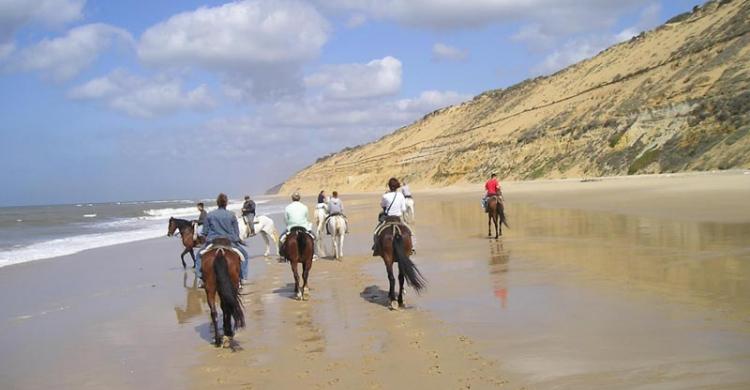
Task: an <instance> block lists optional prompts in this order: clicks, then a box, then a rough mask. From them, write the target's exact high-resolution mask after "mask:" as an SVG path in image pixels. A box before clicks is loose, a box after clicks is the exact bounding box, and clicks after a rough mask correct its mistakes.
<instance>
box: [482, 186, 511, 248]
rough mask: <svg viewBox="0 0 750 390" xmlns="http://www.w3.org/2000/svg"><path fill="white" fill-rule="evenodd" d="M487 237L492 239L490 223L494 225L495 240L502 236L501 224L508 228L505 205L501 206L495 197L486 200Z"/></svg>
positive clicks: (500, 202)
mask: <svg viewBox="0 0 750 390" xmlns="http://www.w3.org/2000/svg"><path fill="white" fill-rule="evenodd" d="M487 217H488V220H487V236H488V237H492V223H493V222H494V223H495V238H498V237H499V236H502V235H503V226H502V225H503V224H505V227H507V228H510V226H508V221H507V219H506V218H505V205H504V204H503V201H502V199H500V197H498V196H497V195H495V196H490V197H489V199H487Z"/></svg>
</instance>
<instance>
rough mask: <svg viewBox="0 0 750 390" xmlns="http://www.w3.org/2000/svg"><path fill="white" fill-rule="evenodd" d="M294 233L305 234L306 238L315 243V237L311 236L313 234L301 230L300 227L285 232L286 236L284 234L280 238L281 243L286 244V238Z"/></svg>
mask: <svg viewBox="0 0 750 390" xmlns="http://www.w3.org/2000/svg"><path fill="white" fill-rule="evenodd" d="M295 232H302V233H305V234H307V236H308V237H310V238H311V239H312V240H313V241H315V236H313V234H312V233H310V231H308V230H307V229H305V228H303V227H301V226H295V227H293V228H291V229H290V230H289V232H287V233H286V234H284V236H283V237H281V241H284V242H286V237H287V236H289V235H290V234H292V233H295Z"/></svg>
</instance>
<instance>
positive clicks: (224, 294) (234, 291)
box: [214, 250, 245, 328]
mask: <svg viewBox="0 0 750 390" xmlns="http://www.w3.org/2000/svg"><path fill="white" fill-rule="evenodd" d="M214 273H215V274H216V290H217V291H218V293H219V298H220V299H221V310H222V311H223V312H225V313H229V315H231V316H232V318H234V326H235V328H244V327H245V313H244V312H243V310H242V300H241V299H240V291H239V288H238V286H237V285H236V284H235V283H232V278H231V277H230V276H229V264H228V262H227V259H226V257H225V256H224V251H223V250H218V251H217V253H216V258H214Z"/></svg>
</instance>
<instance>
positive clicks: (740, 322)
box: [420, 196, 750, 387]
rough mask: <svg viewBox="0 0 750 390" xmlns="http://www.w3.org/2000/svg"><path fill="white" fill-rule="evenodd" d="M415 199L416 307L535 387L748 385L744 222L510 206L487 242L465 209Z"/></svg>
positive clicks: (748, 267)
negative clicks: (419, 301)
mask: <svg viewBox="0 0 750 390" xmlns="http://www.w3.org/2000/svg"><path fill="white" fill-rule="evenodd" d="M420 200H421V203H420V208H421V210H422V215H430V216H431V217H432V219H433V223H432V224H431V225H430V226H424V225H423V228H422V229H423V230H422V232H423V234H425V235H429V236H430V237H431V238H432V239H431V240H430V241H431V242H436V243H438V242H439V243H440V244H439V245H436V248H435V249H434V250H432V251H422V252H420V255H421V256H422V258H423V259H428V260H427V261H429V266H426V267H425V268H424V269H425V272H429V275H430V277H431V282H432V284H433V285H439V286H440V289H441V290H442V291H436V289H433V290H431V292H430V294H429V295H427V296H426V297H425V300H424V305H425V306H426V308H428V309H429V310H431V311H434V312H435V313H438V314H439V315H440V316H441V318H442V319H444V320H445V321H447V322H449V323H453V324H454V325H456V326H457V328H459V329H462V330H464V331H466V332H469V333H470V334H471V335H472V336H473V337H475V338H476V339H480V340H483V341H484V342H485V346H486V348H487V349H488V350H489V353H491V354H495V355H496V356H498V357H499V358H500V359H502V360H503V361H504V362H505V364H506V367H507V368H510V369H512V370H513V371H516V372H518V373H521V374H522V375H524V376H525V377H526V378H527V380H529V381H530V382H532V383H535V384H537V385H541V386H542V387H547V386H562V387H566V386H573V387H575V386H583V387H592V386H597V385H611V384H612V383H628V384H629V386H624V387H634V386H638V385H649V384H654V383H662V385H664V386H667V387H670V386H672V387H674V386H677V387H680V386H685V385H687V384H691V385H697V386H709V387H711V386H721V385H730V384H731V385H738V384H750V370H747V368H748V367H750V355H748V354H747V352H746V351H748V350H750V337H747V334H748V332H749V331H750V325H749V324H750V321H749V320H750V300H749V299H747V298H748V297H750V224H727V223H706V222H680V221H673V220H665V219H656V218H646V217H635V216H628V215H621V214H614V213H605V212H590V211H582V210H575V209H553V208H540V207H536V206H532V205H530V204H524V203H510V204H509V205H508V207H507V210H506V211H507V213H508V216H509V220H510V226H511V228H510V229H507V230H506V231H505V232H504V233H505V236H504V237H501V238H500V239H499V240H492V239H487V238H486V237H485V236H484V234H483V233H484V229H485V224H486V215H484V213H482V212H481V210H480V209H479V207H478V206H477V205H476V202H474V201H473V200H472V199H467V198H466V197H465V196H455V197H450V196H444V197H441V198H437V197H430V198H427V197H423V198H421V199H420ZM511 265H512V266H511ZM511 290H512V291H513V299H512V300H510V299H509V291H511ZM490 292H491V293H490ZM483 294H486V295H483ZM498 301H499V302H500V307H501V308H502V310H497V306H498V303H497V302H498ZM467 306H470V307H471V309H468V308H467ZM493 308H494V309H495V310H492V309H493ZM498 329H502V335H503V336H502V337H498V336H497V331H498ZM743 351H744V352H743ZM654 367H658V368H654ZM626 378H627V379H626ZM615 387H616V386H615Z"/></svg>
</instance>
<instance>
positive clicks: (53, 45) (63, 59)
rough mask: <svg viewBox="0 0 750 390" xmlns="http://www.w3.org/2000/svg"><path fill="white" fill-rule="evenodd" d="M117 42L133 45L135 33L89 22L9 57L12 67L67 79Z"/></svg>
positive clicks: (54, 78)
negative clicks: (132, 34)
mask: <svg viewBox="0 0 750 390" xmlns="http://www.w3.org/2000/svg"><path fill="white" fill-rule="evenodd" d="M114 42H125V43H126V44H128V45H130V44H132V43H133V37H132V36H131V35H130V33H128V32H127V31H125V30H123V29H121V28H117V27H114V26H110V25H107V24H102V23H94V24H87V25H84V26H79V27H75V28H73V29H71V30H70V31H68V33H67V34H65V35H64V36H62V37H58V38H53V39H44V40H42V41H41V42H39V43H37V44H35V45H33V46H31V47H27V48H24V49H22V50H19V51H18V52H17V53H15V55H14V56H13V57H12V58H11V59H10V60H9V67H10V68H11V69H15V70H23V71H39V72H42V74H44V75H45V76H47V77H50V78H52V79H53V80H56V81H64V80H68V79H70V78H72V77H74V76H75V75H77V74H78V73H79V72H80V71H81V70H83V69H84V68H86V67H87V66H89V65H91V63H93V62H94V60H96V58H97V56H98V55H99V53H100V52H102V51H103V50H105V49H107V48H108V47H109V46H111V45H112V44H113V43H114Z"/></svg>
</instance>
